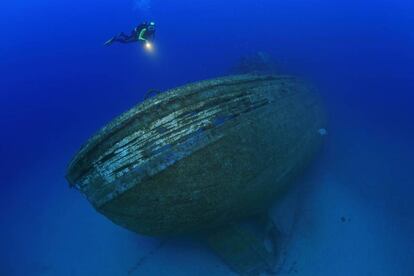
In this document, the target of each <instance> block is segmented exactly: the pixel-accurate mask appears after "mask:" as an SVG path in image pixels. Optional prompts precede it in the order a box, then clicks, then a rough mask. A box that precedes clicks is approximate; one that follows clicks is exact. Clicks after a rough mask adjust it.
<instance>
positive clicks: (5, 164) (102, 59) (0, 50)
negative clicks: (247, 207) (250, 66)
mask: <svg viewBox="0 0 414 276" xmlns="http://www.w3.org/2000/svg"><path fill="white" fill-rule="evenodd" d="M1 6H2V8H1V9H0V26H1V27H0V28H1V34H2V35H1V37H2V41H1V43H0V130H1V136H0V155H1V158H0V183H1V195H0V210H1V212H0V226H1V228H0V229H1V230H0V231H1V232H0V250H1V251H0V275H128V274H129V275H205V274H209V275H229V274H230V273H231V271H229V270H228V269H227V268H226V267H225V266H224V265H223V264H222V263H221V262H220V260H219V259H217V257H215V256H214V255H212V254H211V253H210V252H209V251H208V250H207V249H205V248H204V247H203V246H202V245H200V244H198V243H197V242H193V241H191V240H177V241H171V242H169V243H168V244H167V245H165V246H163V247H160V248H158V249H157V246H158V241H157V240H153V239H150V238H146V237H142V236H138V235H136V234H133V233H130V232H128V231H127V230H124V229H122V228H120V227H118V226H116V225H113V224H112V223H111V222H109V221H108V220H107V219H106V218H104V217H102V216H101V215H99V214H97V213H96V212H95V211H94V210H93V208H92V207H91V206H90V205H89V203H88V202H87V201H86V200H85V199H84V198H83V197H82V196H81V195H80V194H79V193H77V192H76V191H74V190H71V189H69V188H68V185H67V183H66V182H65V179H64V174H65V169H66V165H67V163H68V161H69V160H70V158H71V157H72V156H73V154H74V153H75V152H76V151H77V149H78V148H79V147H80V145H81V144H82V143H83V142H84V141H85V140H86V139H87V138H88V137H90V136H91V135H92V134H93V133H94V132H95V131H96V130H97V129H98V128H100V127H101V126H103V125H104V124H105V123H107V122H108V121H109V120H111V119H112V118H113V117H114V116H116V115H118V114H119V113H121V112H123V111H125V110H127V109H128V108H130V107H132V106H133V105H134V104H136V103H138V102H140V101H142V100H143V98H144V95H145V93H146V91H148V90H149V89H157V90H164V89H167V88H172V87H175V86H177V85H181V84H184V83H186V82H189V81H196V80H201V79H206V78H210V77H216V76H221V75H224V74H227V73H228V70H229V68H231V67H232V65H233V64H234V63H235V62H237V60H238V59H239V58H240V56H243V55H246V54H252V53H255V52H257V51H263V52H267V53H269V54H271V55H272V56H273V58H274V59H275V60H276V62H277V64H278V66H279V68H280V71H281V72H283V73H291V74H296V75H299V76H301V77H303V78H306V79H308V80H310V81H312V82H313V83H314V84H315V86H316V87H318V89H319V90H320V92H321V94H322V95H323V97H324V100H325V103H326V107H327V110H328V114H329V120H330V124H329V128H328V137H329V139H328V140H327V143H326V145H325V147H324V150H323V153H322V155H323V156H321V158H320V160H319V161H318V162H317V163H318V164H317V165H315V167H314V168H313V171H312V172H310V173H309V175H308V176H307V178H306V179H305V180H304V182H305V183H304V184H306V183H307V184H309V183H312V184H309V187H312V188H309V189H307V190H306V192H304V191H302V192H301V194H306V195H305V196H304V197H303V199H301V200H300V202H301V208H300V210H301V214H300V217H301V218H302V219H301V222H300V223H298V224H297V226H296V228H297V229H296V230H295V234H294V235H292V237H293V238H292V239H293V240H292V243H291V246H290V249H289V254H288V257H287V260H286V264H285V266H286V267H285V268H283V269H282V270H281V271H280V274H281V275H333V274H336V275H414V236H413V234H412V233H414V222H413V221H414V220H413V219H414V203H413V201H412V196H413V194H414V187H413V179H414V165H413V164H414V157H413V156H414V142H413V141H414V108H413V103H414V94H413V93H414V69H413V68H414V32H413V27H414V17H413V16H412V15H413V12H414V4H413V2H412V1H403V0H396V1H352V0H348V1H342V0H339V1H328V0H306V1H305V0H292V1H274V0H255V1H247V0H232V1H218V0H209V1H201V0H200V1H189V0H185V1H172V0H163V1H161V0H153V1H150V0H147V1H145V0H141V1H131V0H128V1H97V0H91V1H77V0H72V1H68V0H62V1H47V0H37V1H33V0H24V1H23V0H15V1H9V2H7V3H6V2H5V3H3V4H2V5H1ZM147 19H152V20H154V21H156V23H157V28H158V29H157V34H156V42H155V51H154V53H152V54H148V53H146V52H145V51H144V50H143V49H141V48H140V47H139V46H138V45H137V44H131V45H113V46H111V47H103V46H102V43H103V42H104V41H105V40H107V39H108V38H110V37H111V36H113V35H115V34H117V33H119V32H120V31H124V32H129V30H130V29H132V28H133V27H134V26H135V25H136V24H138V23H139V22H140V21H141V20H147ZM343 216H345V217H346V219H347V222H346V223H343V222H342V221H341V217H343Z"/></svg>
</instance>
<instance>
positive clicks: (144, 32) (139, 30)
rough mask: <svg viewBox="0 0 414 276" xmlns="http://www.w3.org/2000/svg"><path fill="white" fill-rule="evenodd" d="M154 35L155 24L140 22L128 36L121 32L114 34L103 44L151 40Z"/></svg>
mask: <svg viewBox="0 0 414 276" xmlns="http://www.w3.org/2000/svg"><path fill="white" fill-rule="evenodd" d="M154 35H155V26H154V24H153V23H150V24H148V23H146V22H145V23H142V24H140V25H138V26H137V27H136V28H134V30H132V31H131V34H130V35H129V36H128V35H126V34H124V33H123V32H122V33H120V34H119V35H117V36H114V37H113V38H111V39H110V40H108V41H107V42H106V43H105V45H110V44H112V43H113V42H119V43H133V42H138V41H142V42H146V41H152V40H153V39H154Z"/></svg>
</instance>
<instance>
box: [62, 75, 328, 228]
mask: <svg viewBox="0 0 414 276" xmlns="http://www.w3.org/2000/svg"><path fill="white" fill-rule="evenodd" d="M324 124H325V122H324V116H323V112H322V111H321V107H320V103H319V101H318V99H317V97H316V96H315V95H314V94H313V93H312V92H311V91H310V90H309V88H308V87H307V86H306V85H305V84H304V83H303V82H302V81H300V80H298V79H296V78H294V77H290V76H272V75H270V76H262V75H239V76H230V77H225V78H220V79H214V80H208V81H203V82H198V83H194V84H189V85H186V86H183V87H180V88H177V89H173V90H170V91H167V92H165V93H163V94H160V95H158V96H156V97H155V98H151V99H148V100H146V101H145V102H143V103H142V104H139V105H137V106H136V107H134V108H132V109H131V110H129V111H128V112H126V113H124V114H123V115H121V116H120V117H118V118H117V119H115V120H114V121H112V122H111V123H110V124H108V125H107V126H106V127H104V128H103V129H102V130H101V131H100V132H98V133H97V134H96V135H95V136H94V137H92V138H91V139H90V140H89V141H88V142H87V143H86V144H85V146H84V147H83V148H82V149H81V150H80V151H79V153H78V154H77V155H76V157H75V158H74V160H73V161H72V162H71V164H70V166H69V169H68V173H67V179H68V180H69V182H70V184H71V185H72V186H74V187H76V188H77V189H79V190H80V191H81V192H82V193H84V194H85V195H86V197H87V198H88V200H89V201H90V202H91V203H92V204H93V206H94V207H95V208H96V209H97V210H98V211H99V212H100V213H102V214H104V215H105V216H106V217H108V218H109V219H111V220H112V221H114V222H115V223H117V224H119V225H122V226H124V227H126V228H128V229H130V230H133V231H135V232H138V233H141V234H145V235H153V236H162V235H175V234H183V233H190V232H196V231H201V230H205V229H209V228H215V227H219V226H222V225H225V224H227V223H230V222H233V221H237V220H239V219H241V218H244V217H248V216H250V215H254V214H257V213H260V212H261V211H263V210H265V209H266V208H267V207H268V206H269V205H270V204H271V202H272V200H273V199H274V198H275V196H276V195H277V194H278V193H279V192H280V191H281V190H282V189H283V188H284V187H286V185H288V184H290V183H291V182H292V179H293V178H295V177H296V176H297V175H299V174H300V173H301V171H302V170H303V168H304V167H305V165H306V164H307V163H308V162H309V160H310V159H311V158H312V156H313V155H314V153H315V152H316V150H317V149H318V147H319V145H320V142H321V139H322V138H321V135H320V133H319V132H318V130H319V129H321V128H323V127H325V125H324Z"/></svg>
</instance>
